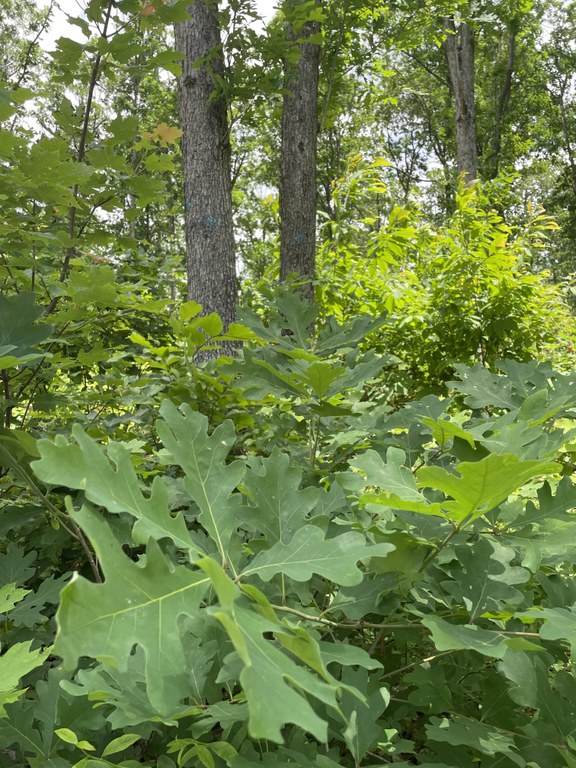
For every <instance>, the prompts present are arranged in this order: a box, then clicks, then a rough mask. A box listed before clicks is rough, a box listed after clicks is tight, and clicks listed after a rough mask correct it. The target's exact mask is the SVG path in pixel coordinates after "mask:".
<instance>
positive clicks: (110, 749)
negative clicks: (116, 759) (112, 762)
mask: <svg viewBox="0 0 576 768" xmlns="http://www.w3.org/2000/svg"><path fill="white" fill-rule="evenodd" d="M140 738H141V736H140V734H139V733H124V734H122V736H118V738H117V739H112V741H111V742H109V743H108V744H107V745H106V747H105V749H104V751H103V752H102V757H108V755H115V754H116V753H117V752H122V751H123V750H124V749H128V747H131V746H132V744H134V742H136V741H138V739H140Z"/></svg>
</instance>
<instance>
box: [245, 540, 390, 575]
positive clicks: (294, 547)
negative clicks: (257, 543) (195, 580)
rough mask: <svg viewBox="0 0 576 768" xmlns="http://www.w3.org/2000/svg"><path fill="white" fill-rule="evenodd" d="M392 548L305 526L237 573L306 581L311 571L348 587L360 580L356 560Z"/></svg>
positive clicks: (383, 553)
mask: <svg viewBox="0 0 576 768" xmlns="http://www.w3.org/2000/svg"><path fill="white" fill-rule="evenodd" d="M393 549H394V546H393V545H392V544H388V543H386V542H384V543H381V544H372V545H370V544H368V542H367V541H366V539H365V537H364V535H363V534H359V533H352V532H349V533H344V534H341V535H339V536H335V537H334V538H333V539H326V538H325V534H324V533H323V531H322V530H321V529H320V528H318V527H316V526H313V525H306V526H304V528H301V529H300V530H299V531H297V532H296V533H295V534H294V536H293V537H292V539H291V540H290V542H289V543H288V544H284V543H283V542H278V543H276V544H275V545H274V546H273V547H271V548H270V549H268V550H265V551H264V552H260V553H259V554H258V555H256V557H255V558H254V559H253V560H252V562H251V563H250V564H249V565H248V567H246V568H245V569H244V571H243V572H242V573H241V574H240V575H241V576H242V577H243V578H246V577H247V576H252V575H254V574H255V575H257V576H259V577H260V578H261V579H262V581H270V579H272V578H273V577H274V576H275V575H276V574H277V573H284V574H286V575H287V576H289V577H290V578H291V579H294V581H308V580H309V579H310V578H311V577H312V575H313V574H315V573H317V574H319V575H320V576H324V577H325V578H327V579H330V581H333V582H334V583H335V584H342V585H344V586H352V585H353V584H359V583H360V582H361V581H362V571H360V569H359V568H358V567H357V565H356V563H357V562H358V561H359V560H363V559H365V558H369V557H383V556H385V555H386V554H388V553H389V552H391V551H392V550H393Z"/></svg>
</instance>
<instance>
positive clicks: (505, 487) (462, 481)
mask: <svg viewBox="0 0 576 768" xmlns="http://www.w3.org/2000/svg"><path fill="white" fill-rule="evenodd" d="M456 469H457V471H458V475H456V474H453V473H452V472H448V471H447V470H446V469H443V468H442V467H424V468H422V469H420V470H418V472H417V473H416V475H417V478H418V485H419V486H421V487H424V488H434V489H436V490H440V491H443V493H445V494H446V496H449V497H452V499H454V501H444V502H442V503H441V506H442V509H443V511H444V512H445V514H446V515H447V516H448V517H449V518H450V519H451V520H453V521H454V522H455V523H457V524H458V525H461V524H462V523H464V522H470V521H472V520H476V518H478V517H482V515H484V514H486V513H487V512H489V511H490V510H492V509H494V507H497V506H498V504H501V503H502V502H503V501H505V500H506V499H507V498H508V496H510V494H511V493H513V492H514V491H515V490H517V489H518V488H520V487H521V486H522V485H524V483H526V482H528V480H531V479H532V478H534V477H537V476H538V475H544V474H553V473H557V472H558V465H557V464H555V463H554V462H550V461H520V460H519V459H518V457H517V456H514V455H513V454H504V455H500V456H498V455H495V454H490V455H489V456H486V457H485V458H484V459H481V460H480V461H475V462H461V463H460V464H458V465H457V467H456Z"/></svg>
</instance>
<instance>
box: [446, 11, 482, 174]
mask: <svg viewBox="0 0 576 768" xmlns="http://www.w3.org/2000/svg"><path fill="white" fill-rule="evenodd" d="M444 27H445V29H446V33H447V34H446V43H445V49H446V60H447V62H448V72H449V74H450V84H451V87H452V96H453V99H454V108H455V113H456V162H457V165H458V173H459V174H462V176H463V178H464V181H465V182H467V183H470V182H472V181H474V179H475V178H476V175H477V171H478V151H477V147H476V107H475V102H474V33H473V31H472V29H471V28H470V27H469V26H468V24H466V23H465V22H461V23H460V25H459V26H458V29H456V25H455V24H454V17H453V16H449V17H446V18H445V20H444Z"/></svg>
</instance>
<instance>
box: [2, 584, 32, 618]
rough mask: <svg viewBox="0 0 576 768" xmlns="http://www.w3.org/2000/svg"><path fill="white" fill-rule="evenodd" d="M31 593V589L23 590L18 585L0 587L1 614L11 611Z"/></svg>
mask: <svg viewBox="0 0 576 768" xmlns="http://www.w3.org/2000/svg"><path fill="white" fill-rule="evenodd" d="M29 593H30V590H29V589H21V588H20V587H17V586H16V584H4V586H3V587H0V613H8V612H9V611H11V610H12V608H14V606H15V605H16V603H19V602H20V600H22V599H23V598H24V597H26V595H28V594H29Z"/></svg>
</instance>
